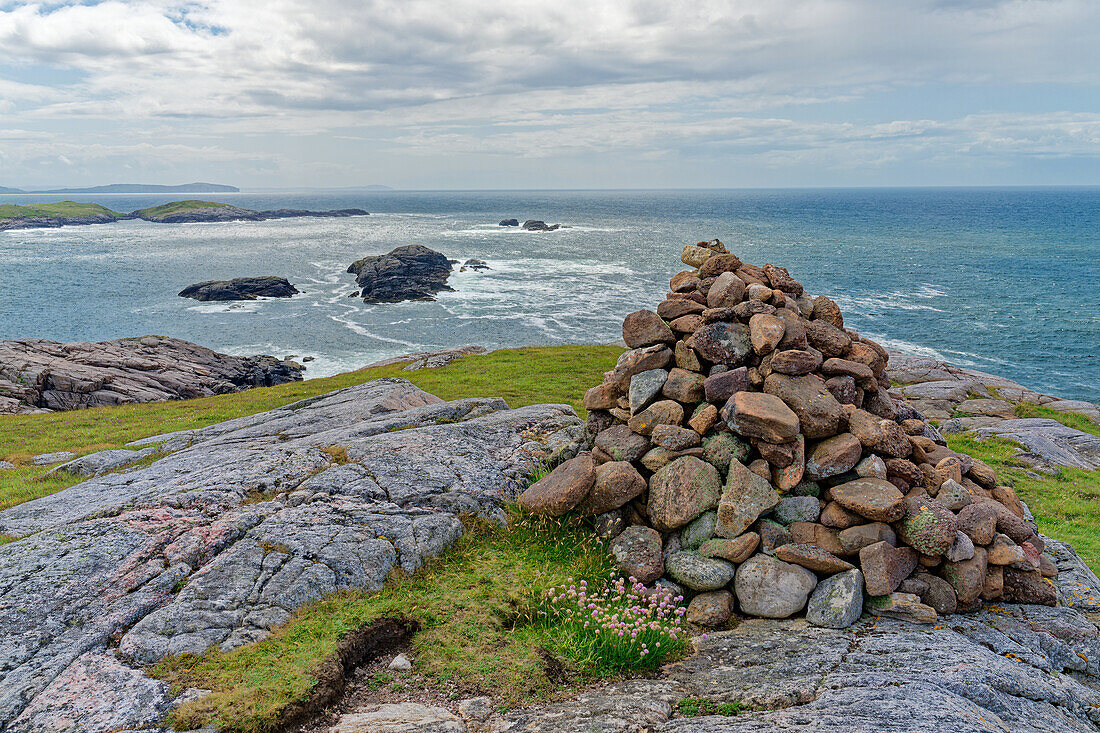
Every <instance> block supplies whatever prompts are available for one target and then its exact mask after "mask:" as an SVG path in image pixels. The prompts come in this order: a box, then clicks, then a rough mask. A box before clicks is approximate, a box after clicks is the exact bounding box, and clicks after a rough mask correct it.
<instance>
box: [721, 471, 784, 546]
mask: <svg viewBox="0 0 1100 733" xmlns="http://www.w3.org/2000/svg"><path fill="white" fill-rule="evenodd" d="M778 503H779V493H778V492H777V491H776V490H775V489H774V488H773V487H772V485H771V484H770V483H769V482H768V481H767V479H764V478H761V477H760V476H758V475H756V474H755V473H753V472H752V471H750V470H749V469H748V468H746V467H745V466H744V465H743V464H741V463H739V462H737V461H730V465H729V469H728V472H727V474H726V485H725V487H724V488H723V490H722V498H721V501H720V502H719V503H718V524H717V526H716V527H715V533H716V534H717V535H718V536H719V537H726V538H728V539H732V538H734V537H737V536H738V535H741V534H743V533H744V532H745V531H746V530H748V528H749V527H750V526H751V525H752V523H753V522H755V521H756V519H757V517H759V516H760V515H761V514H763V513H764V512H766V511H768V510H770V509H772V508H773V507H774V506H775V505H776V504H778Z"/></svg>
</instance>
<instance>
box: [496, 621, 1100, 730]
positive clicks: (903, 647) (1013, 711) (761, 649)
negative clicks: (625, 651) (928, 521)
mask: <svg viewBox="0 0 1100 733" xmlns="http://www.w3.org/2000/svg"><path fill="white" fill-rule="evenodd" d="M696 644H697V653H696V654H695V655H693V656H691V657H689V658H688V659H685V660H683V661H682V662H678V663H674V664H672V665H670V666H669V667H667V668H666V669H665V672H666V674H665V675H664V676H663V677H662V678H661V679H657V680H629V681H626V682H621V683H618V684H613V685H609V686H607V687H603V688H598V689H595V690H588V691H586V692H584V693H583V694H581V695H580V696H578V697H575V698H572V699H569V700H564V701H561V702H557V703H554V704H551V705H545V706H538V707H534V708H529V709H526V710H518V711H514V712H510V713H507V714H506V715H504V716H500V717H497V718H494V719H493V720H491V721H490V726H489V729H490V730H492V731H494V733H503V732H504V731H512V732H513V733H514V732H515V731H550V730H553V731H559V732H561V733H587V732H588V731H635V730H648V731H655V732H660V733H742V731H744V732H746V733H747V732H748V731H753V732H756V731H782V732H783V733H817V732H818V731H827V732H828V733H879V732H880V731H920V732H921V733H958V731H961V730H966V731H981V733H1033V732H1034V731H1045V732H1047V733H1085V731H1094V730H1096V728H1097V725H1098V724H1100V689H1098V688H1100V679H1098V678H1097V674H1098V667H1097V660H1098V658H1100V639H1098V638H1097V627H1096V625H1095V624H1094V623H1092V622H1091V621H1089V620H1088V619H1087V618H1086V617H1085V616H1084V614H1082V613H1080V612H1078V611H1076V610H1073V609H1069V608H1046V607H1041V606H1016V605H1002V606H998V607H997V608H995V609H989V610H985V611H981V612H980V613H978V614H975V615H972V616H961V615H952V616H947V617H944V618H941V619H940V622H939V624H938V625H937V626H936V627H935V628H931V627H920V626H915V625H913V624H909V623H906V622H904V621H898V620H894V619H885V618H882V619H871V618H866V617H865V618H864V620H863V621H861V622H859V623H857V624H856V625H855V626H853V627H851V628H848V629H843V630H834V629H823V628H815V627H813V626H810V625H808V624H806V623H805V622H804V621H790V620H788V621H773V620H764V619H749V620H746V621H743V622H742V623H741V624H739V625H738V626H737V628H736V629H734V630H732V631H722V632H717V633H712V634H710V635H709V637H708V638H707V639H706V640H705V641H700V640H696ZM684 698H703V699H706V700H709V701H711V702H712V703H714V705H715V707H717V706H720V705H723V704H740V705H741V706H743V708H742V710H741V711H740V712H738V714H736V715H733V716H729V717H726V716H722V715H710V716H704V717H698V718H685V717H679V716H675V717H674V715H673V714H674V711H675V708H676V706H677V704H678V703H679V701H680V700H682V699H684Z"/></svg>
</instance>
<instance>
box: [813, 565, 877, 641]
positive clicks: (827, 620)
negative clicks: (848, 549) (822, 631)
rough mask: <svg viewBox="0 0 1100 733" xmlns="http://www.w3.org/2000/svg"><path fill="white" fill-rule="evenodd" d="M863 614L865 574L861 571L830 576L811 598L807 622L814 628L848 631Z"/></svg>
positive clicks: (820, 583) (815, 590)
mask: <svg viewBox="0 0 1100 733" xmlns="http://www.w3.org/2000/svg"><path fill="white" fill-rule="evenodd" d="M862 613H863V573H861V572H860V571H859V570H858V569H856V570H846V571H845V572H843V573H837V574H836V575H830V576H829V577H827V578H825V579H823V580H822V581H821V582H819V583H818V584H817V587H816V588H814V592H813V593H811V594H810V600H809V602H808V603H807V604H806V620H807V621H809V622H810V623H811V624H813V625H814V626H824V627H825V628H828V629H846V628H848V627H849V626H851V625H852V624H854V623H855V622H856V621H857V620H858V619H859V617H860V615H862Z"/></svg>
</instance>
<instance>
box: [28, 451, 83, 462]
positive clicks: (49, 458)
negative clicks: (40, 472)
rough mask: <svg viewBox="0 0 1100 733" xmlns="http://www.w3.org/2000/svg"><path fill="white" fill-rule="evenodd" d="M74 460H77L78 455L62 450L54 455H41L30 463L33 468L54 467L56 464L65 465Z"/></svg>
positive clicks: (33, 458)
mask: <svg viewBox="0 0 1100 733" xmlns="http://www.w3.org/2000/svg"><path fill="white" fill-rule="evenodd" d="M74 458H76V453H73V452H72V451H68V450H61V451H56V452H53V453H39V454H38V455H37V456H34V457H32V458H31V461H30V463H31V465H32V466H52V465H54V464H55V463H64V462H65V461H71V460H73V459H74Z"/></svg>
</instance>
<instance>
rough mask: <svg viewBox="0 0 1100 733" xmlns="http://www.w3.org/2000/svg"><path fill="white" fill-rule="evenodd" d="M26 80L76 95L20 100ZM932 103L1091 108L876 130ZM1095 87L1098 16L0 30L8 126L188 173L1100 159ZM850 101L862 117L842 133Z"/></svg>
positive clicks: (931, 13) (709, 12)
mask: <svg viewBox="0 0 1100 733" xmlns="http://www.w3.org/2000/svg"><path fill="white" fill-rule="evenodd" d="M5 66H6V67H7V69H8V70H7V71H4V67H5ZM32 67H33V68H46V69H53V70H58V71H61V72H65V74H67V75H68V76H66V77H65V81H61V82H53V83H49V82H43V81H36V82H32V81H29V80H27V79H21V78H20V70H21V69H30V68H32ZM940 85H966V86H968V87H973V88H976V89H982V88H990V89H1004V88H1006V87H1018V88H1021V89H1025V90H1026V89H1030V88H1035V87H1042V88H1047V87H1051V86H1052V85H1053V86H1057V87H1058V88H1065V87H1066V85H1076V87H1078V88H1080V89H1081V90H1083V92H1084V97H1083V99H1082V103H1081V106H1080V107H1079V108H1077V109H1069V110H1066V109H1065V108H1064V107H1058V108H1049V107H1046V106H1043V105H1044V104H1049V103H1043V102H1037V103H1034V104H1033V105H1032V106H1029V105H1028V103H1026V102H1024V103H1021V105H1020V107H1019V108H1018V109H1012V110H1007V111H1005V110H1000V111H998V110H996V109H993V110H991V109H989V108H987V107H982V106H978V105H979V104H980V103H979V102H977V101H975V106H973V107H970V108H968V109H966V110H965V111H964V112H963V113H961V114H960V112H959V111H958V110H952V111H950V112H947V113H946V114H945V113H944V112H940V113H938V114H937V113H934V112H932V113H930V114H927V115H926V114H922V113H920V112H918V113H916V114H914V112H913V110H912V109H904V110H900V111H899V113H894V112H892V110H891V109H890V106H889V101H888V100H889V96H890V94H891V93H895V92H897V90H912V89H932V88H935V87H937V86H940ZM1098 85H1100V3H1097V2H1095V1H1094V0H986V1H984V2H950V1H945V0H910V2H895V1H894V0H693V1H689V0H665V1H662V0H613V1H612V0H609V1H608V2H602V3H600V2H596V3H594V2H591V0H556V1H555V2H549V1H548V0H538V1H536V0H450V1H449V2H441V1H440V0H365V1H362V2H360V1H356V0H142V1H134V2H126V1H123V0H108V1H107V2H101V3H98V4H91V5H82V4H70V5H60V6H59V5H54V4H49V5H47V4H22V3H19V4H16V5H15V6H13V7H11V9H9V10H6V11H5V10H0V113H3V114H4V115H5V116H7V117H9V118H11V120H12V121H14V124H13V125H12V126H18V127H21V128H26V129H33V127H34V125H35V124H41V125H43V126H49V127H50V128H51V129H55V130H59V131H60V130H62V129H64V133H65V135H63V136H60V137H59V138H58V139H67V140H73V139H76V138H81V139H79V140H78V141H77V144H78V146H81V143H83V146H84V147H91V146H94V145H101V146H102V145H105V146H107V147H108V148H110V147H113V146H114V145H115V143H116V142H117V141H112V140H111V139H110V136H111V135H112V134H117V133H118V132H119V131H120V130H125V132H126V134H127V135H128V136H129V137H130V138H131V139H136V140H139V141H140V143H141V144H148V145H149V146H150V147H149V149H148V150H146V151H145V152H142V150H143V149H142V148H140V147H139V144H135V145H133V146H131V153H129V154H130V155H145V154H148V155H151V156H154V157H156V155H158V154H157V153H154V152H152V151H154V150H163V151H170V150H171V145H166V144H165V141H166V140H174V141H181V140H188V141H190V140H192V139H193V138H194V137H196V136H197V137H202V136H207V137H211V138H214V139H216V140H217V141H218V142H217V144H215V145H199V146H194V145H191V143H190V142H188V143H187V144H186V145H185V147H189V149H190V148H194V150H192V152H191V153H189V154H196V155H201V156H204V158H203V159H205V160H209V161H212V162H223V163H228V162H229V160H230V159H231V158H232V156H233V155H236V156H238V157H239V158H249V157H250V156H252V155H253V154H252V153H246V152H243V151H246V150H250V149H252V148H250V146H249V145H247V144H245V143H244V142H242V140H244V139H245V138H248V137H250V136H276V137H278V136H283V137H285V136H288V135H293V136H309V135H326V136H327V141H328V142H329V143H334V142H335V141H338V140H345V141H347V144H348V145H352V144H353V143H354V142H358V141H353V140H352V138H360V139H361V140H360V141H361V142H363V143H364V144H368V145H375V146H381V145H385V146H387V149H389V150H396V151H399V150H406V151H409V152H413V153H416V154H423V155H433V154H434V155H452V154H460V153H462V154H465V153H468V154H473V155H519V156H525V157H541V158H549V157H555V156H561V155H565V156H568V155H586V154H605V153H611V152H616V153H621V154H632V155H639V156H646V157H649V158H656V159H661V158H672V157H678V156H684V155H687V156H689V157H690V155H692V154H708V155H713V154H722V155H740V156H755V157H756V158H758V159H759V160H760V161H765V162H766V164H767V165H788V166H798V165H804V164H806V163H807V161H815V162H816V164H829V165H836V166H843V167H849V168H850V167H851V166H853V165H866V166H871V167H875V166H878V167H881V166H885V165H891V164H893V163H894V162H895V161H897V160H902V159H906V158H907V157H908V158H911V159H915V158H917V157H923V156H951V155H955V156H963V157H972V158H973V157H991V156H997V155H1012V156H1046V157H1057V156H1085V157H1094V156H1096V155H1097V150H1098V148H1100V141H1098V139H1097V131H1096V124H1097V123H1096V119H1095V116H1094V115H1089V114H1087V112H1090V111H1091V109H1094V108H1095V105H1092V107H1091V108H1090V105H1089V103H1088V100H1089V99H1091V100H1092V101H1093V102H1095V100H1096V89H1097V86H1098ZM1025 96H1026V95H1025ZM884 100H885V101H884ZM846 104H847V105H851V107H850V108H851V109H855V108H856V107H858V108H859V111H858V112H852V113H849V114H848V116H845V105H846ZM817 110H827V111H822V112H818V111H817ZM924 117H928V118H929V119H923V118H924ZM81 121H84V122H81ZM104 122H107V123H108V127H109V129H107V130H106V131H105V130H104V129H103V127H104ZM336 135H340V136H341V137H339V138H338V137H336ZM74 136H75V138H74ZM231 149H236V151H235V152H233V153H232V154H231V155H230V157H229V158H225V157H220V153H219V151H224V150H231ZM66 155H69V156H70V157H72V153H69V152H67V153H66ZM88 155H90V154H86V155H84V156H82V157H83V158H87V157H88ZM276 157H278V159H280V160H283V161H284V162H285V161H286V160H287V158H286V157H285V156H276ZM270 159H271V160H274V159H275V157H271V158H270ZM158 160H159V158H158ZM316 162H317V163H319V164H321V163H324V161H316ZM329 162H330V163H332V164H333V165H336V166H342V165H346V164H347V161H346V160H345V159H344V158H343V157H342V156H338V157H337V158H334V159H332V160H331V161H329ZM304 164H305V161H304V160H299V161H298V162H297V165H299V166H303V165H304ZM322 167H323V165H322ZM314 168H315V169H316V166H314Z"/></svg>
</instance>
